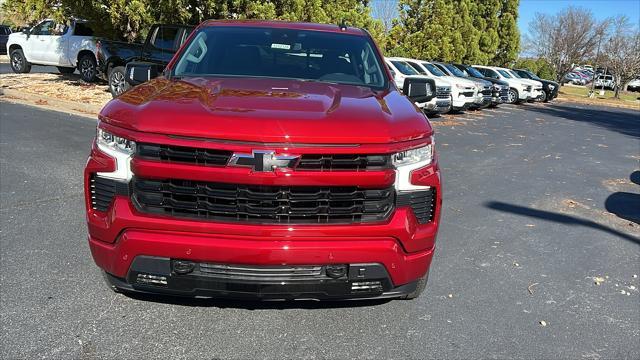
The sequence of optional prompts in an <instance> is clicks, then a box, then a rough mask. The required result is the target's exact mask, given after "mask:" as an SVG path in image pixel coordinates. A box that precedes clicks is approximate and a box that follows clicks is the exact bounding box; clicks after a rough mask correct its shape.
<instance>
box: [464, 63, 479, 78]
mask: <svg viewBox="0 0 640 360" xmlns="http://www.w3.org/2000/svg"><path fill="white" fill-rule="evenodd" d="M465 69H466V70H467V72H468V73H469V75H471V76H473V77H479V78H481V77H484V75H482V73H480V71H478V70H476V69H474V68H472V67H471V66H467V67H465Z"/></svg>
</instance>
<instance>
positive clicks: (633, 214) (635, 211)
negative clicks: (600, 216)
mask: <svg viewBox="0 0 640 360" xmlns="http://www.w3.org/2000/svg"><path fill="white" fill-rule="evenodd" d="M629 179H630V180H631V182H633V183H635V184H637V185H640V171H634V172H633V173H631V175H630V176H629ZM604 207H605V208H606V209H607V211H608V212H610V213H613V214H616V215H617V216H618V217H620V218H622V219H625V220H628V221H633V222H634V223H636V224H640V194H635V193H630V192H623V191H619V192H615V193H613V194H611V195H609V197H608V198H607V200H605V202H604Z"/></svg>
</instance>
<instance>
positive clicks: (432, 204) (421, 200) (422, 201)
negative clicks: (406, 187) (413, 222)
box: [396, 189, 436, 224]
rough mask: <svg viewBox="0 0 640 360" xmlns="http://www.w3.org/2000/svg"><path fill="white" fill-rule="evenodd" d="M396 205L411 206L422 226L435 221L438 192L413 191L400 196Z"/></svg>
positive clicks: (431, 190)
mask: <svg viewBox="0 0 640 360" xmlns="http://www.w3.org/2000/svg"><path fill="white" fill-rule="evenodd" d="M396 205H397V206H398V207H400V206H411V209H413V212H414V214H415V215H416V218H418V222H419V223H420V224H425V223H428V222H429V221H433V216H434V215H435V209H436V191H435V190H434V189H429V190H425V191H412V192H407V193H400V194H398V198H397V201H396Z"/></svg>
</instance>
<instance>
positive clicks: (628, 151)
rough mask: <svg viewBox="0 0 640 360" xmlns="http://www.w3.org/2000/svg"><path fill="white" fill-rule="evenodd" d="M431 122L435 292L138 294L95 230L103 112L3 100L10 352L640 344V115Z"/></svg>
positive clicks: (594, 352) (167, 354)
mask: <svg viewBox="0 0 640 360" xmlns="http://www.w3.org/2000/svg"><path fill="white" fill-rule="evenodd" d="M433 123H434V124H435V127H436V131H437V137H436V139H437V140H436V141H437V144H438V151H439V153H440V163H441V166H442V167H443V175H444V186H445V194H444V196H445V199H444V206H445V209H444V213H443V218H442V228H441V231H440V234H439V239H438V244H437V251H436V256H435V258H434V262H433V264H432V267H431V275H430V280H429V281H430V282H429V284H428V286H427V290H426V293H425V294H424V295H423V296H422V297H420V298H419V299H417V300H415V301H382V302H380V301H376V302H347V303H344V302H342V303H341V302H338V303H316V302H275V303H273V302H271V303H256V302H236V301H215V300H180V299H172V298H162V297H143V298H139V297H136V298H133V297H127V296H125V295H121V294H115V293H113V292H111V290H109V289H108V288H107V287H106V286H105V285H104V284H103V282H102V279H101V275H100V272H99V271H98V268H97V267H96V266H95V265H94V263H93V260H92V259H91V255H90V252H89V248H88V245H87V243H86V238H85V237H86V229H85V223H84V205H83V200H82V199H83V195H82V169H83V166H84V163H85V160H86V157H87V154H88V151H89V146H90V142H91V139H92V137H93V136H94V133H95V121H93V120H91V119H88V118H81V117H75V116H70V115H67V114H63V113H58V112H52V111H43V110H39V109H36V108H33V107H28V106H23V105H17V104H11V103H7V102H2V101H0V174H1V177H0V238H1V240H0V250H1V259H0V291H1V292H0V303H1V309H0V315H1V319H0V323H2V334H1V338H0V344H1V345H0V348H1V349H2V350H1V353H2V357H3V358H81V359H91V358H138V359H140V358H159V357H162V358H196V357H198V358H205V359H212V358H238V359H249V358H251V359H253V358H304V359H316V358H317V359H321V358H372V359H378V358H397V359H407V358H426V357H429V358H456V359H460V358H536V359H543V358H578V359H600V358H628V359H631V358H635V359H637V358H638V356H640V355H639V354H640V342H638V341H637V339H638V338H639V337H640V298H639V297H640V294H639V292H638V287H639V286H640V281H639V279H638V278H637V276H638V275H640V199H639V198H640V170H639V169H640V166H639V164H640V112H638V111H632V110H619V109H612V108H595V107H582V106H578V105H570V104H566V103H564V104H552V105H542V104H531V105H523V106H502V107H501V108H499V109H495V110H483V111H481V112H472V113H468V114H460V115H451V116H445V117H441V118H437V119H434V120H433ZM634 275H635V276H636V277H634ZM542 324H544V325H545V326H543V325H542ZM633 339H636V340H633Z"/></svg>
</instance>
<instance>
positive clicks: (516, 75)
mask: <svg viewBox="0 0 640 360" xmlns="http://www.w3.org/2000/svg"><path fill="white" fill-rule="evenodd" d="M508 73H509V74H511V76H513V77H514V78H516V79H522V78H524V76H522V75H520V74H518V72H516V71H513V70H509V71H508Z"/></svg>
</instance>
